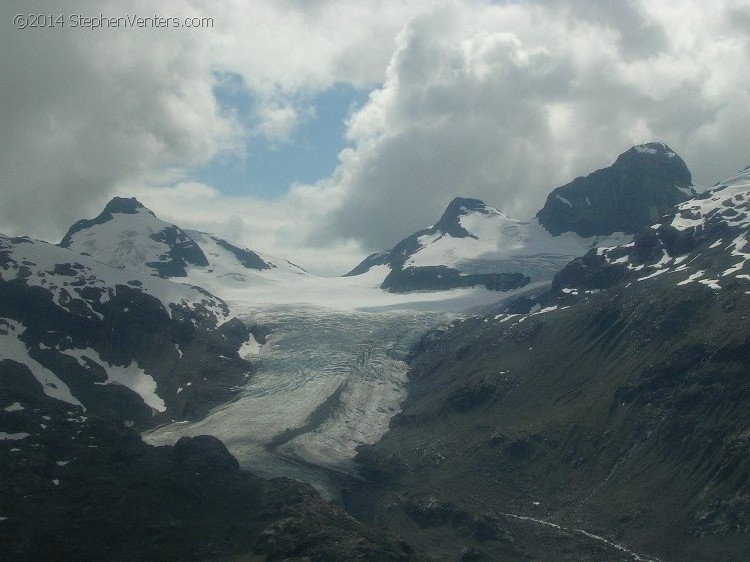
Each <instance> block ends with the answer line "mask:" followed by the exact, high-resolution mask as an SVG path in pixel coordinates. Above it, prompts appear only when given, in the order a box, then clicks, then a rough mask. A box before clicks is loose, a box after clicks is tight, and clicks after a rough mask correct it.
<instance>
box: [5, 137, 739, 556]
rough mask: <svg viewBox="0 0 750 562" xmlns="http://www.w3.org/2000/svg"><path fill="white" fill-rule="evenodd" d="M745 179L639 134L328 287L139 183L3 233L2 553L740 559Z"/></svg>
mask: <svg viewBox="0 0 750 562" xmlns="http://www.w3.org/2000/svg"><path fill="white" fill-rule="evenodd" d="M628 182H629V183H628ZM749 193H750V169H745V170H744V171H742V172H740V173H738V174H736V175H734V176H731V177H729V178H728V179H726V180H724V181H723V182H720V183H719V184H717V185H716V186H714V187H713V188H712V189H710V190H706V189H703V188H700V189H699V188H697V187H696V186H692V185H691V184H690V175H689V172H688V171H687V168H686V167H685V165H684V162H682V160H681V159H680V158H679V157H678V156H677V155H676V153H674V152H673V151H671V149H669V148H668V147H666V145H663V144H661V143H649V144H647V145H641V146H638V147H634V148H633V149H631V150H629V151H628V152H626V153H624V154H623V155H620V157H619V158H618V159H617V160H616V161H615V163H614V164H613V165H612V166H611V167H610V168H607V169H605V170H599V171H597V172H594V173H593V174H591V175H589V176H587V177H586V178H578V179H577V180H575V181H573V182H571V183H570V184H566V185H565V186H562V187H560V188H557V189H556V190H553V191H552V193H551V194H550V196H549V198H548V200H547V204H546V205H545V208H544V209H542V210H541V211H540V212H539V213H538V215H537V216H536V217H535V218H533V219H530V220H524V221H519V220H515V219H511V218H509V217H508V216H506V215H504V214H503V213H501V212H500V211H498V210H497V209H494V208H492V207H489V206H488V205H486V204H485V203H484V202H482V201H479V200H473V199H467V198H456V199H454V200H453V201H452V202H451V203H450V204H449V205H448V207H447V208H446V210H445V212H444V213H443V215H442V216H441V217H440V218H439V219H438V221H437V222H436V223H435V224H434V225H432V226H430V227H427V228H424V229H422V230H420V231H418V232H416V233H414V234H413V235H411V236H409V237H407V238H405V239H404V240H402V241H401V242H399V243H397V244H396V245H395V246H394V247H393V248H391V249H390V250H387V251H384V252H381V253H378V254H372V255H371V256H369V257H367V258H365V259H364V260H363V261H362V262H361V263H360V264H359V265H358V266H357V267H355V268H354V269H353V270H352V271H350V272H349V274H347V275H344V276H342V277H338V278H325V277H318V276H315V275H312V274H310V273H308V272H307V271H305V270H304V269H303V268H302V267H300V266H298V265H296V264H293V263H291V262H289V261H287V260H284V259H280V258H275V257H273V256H268V255H266V254H264V253H262V252H257V251H254V250H250V249H248V248H244V247H241V246H238V245H236V244H234V243H232V242H229V241H227V240H225V239H223V238H220V237H218V236H215V235H213V234H209V233H204V232H198V231H193V230H183V229H181V228H180V227H179V226H177V225H172V224H169V223H167V222H164V221H162V220H161V219H159V218H158V217H157V216H156V215H155V214H154V213H153V212H152V211H150V210H149V209H147V208H146V207H144V206H143V205H142V204H141V203H139V202H138V201H137V200H136V199H134V198H123V197H116V198H114V199H112V200H111V201H110V202H109V203H108V204H107V205H106V207H105V208H104V210H103V211H102V213H100V215H98V216H97V217H95V218H93V219H83V220H80V221H78V222H77V223H75V224H74V225H73V226H72V227H71V228H70V230H69V231H68V233H67V234H66V236H65V237H64V238H63V240H62V241H61V243H60V244H57V245H53V244H49V243H46V242H42V241H38V240H33V239H30V238H27V237H6V236H2V237H0V477H2V481H3V482H4V486H2V487H0V540H2V541H3V544H4V545H7V552H10V553H11V554H12V556H13V559H16V560H38V559H45V560H47V559H49V560H55V559H60V560H64V559H70V558H71V557H74V558H76V559H81V560H96V559H100V558H101V554H102V553H105V554H106V557H107V558H108V559H112V560H128V559H132V555H133V552H134V551H136V550H142V551H143V552H147V553H148V556H149V557H151V558H153V559H156V558H159V557H160V556H167V559H185V556H187V554H186V553H192V552H196V553H198V554H197V556H198V558H199V559H203V560H230V559H231V560H235V559H236V560H241V559H251V560H255V559H259V560H276V559H282V560H283V559H291V560H293V559H312V560H378V561H379V560H461V561H466V562H468V561H482V560H509V561H510V560H547V559H554V560H651V561H667V560H685V559H689V560H697V561H698V560H714V559H721V560H737V561H740V560H743V559H744V553H745V552H746V550H747V546H748V544H747V538H746V537H747V535H748V533H750V518H748V515H747V514H748V513H750V499H749V498H750V490H748V482H750V465H749V464H748V461H747V459H748V458H749V457H748V452H750V448H749V447H750V439H748V429H747V428H748V426H749V424H750V402H749V401H750V386H748V382H747V377H746V374H747V366H748V365H749V364H750V331H749V330H748V322H747V319H748V317H749V316H750V300H748V295H750V273H749V272H748V271H747V269H746V263H747V261H749V260H750V253H748V252H747V251H746V248H747V244H748V240H749V238H748V237H749V236H750V234H749V232H748V227H750V218H749V217H750V209H749V208H748V205H749V203H748V202H749V201H750V196H749V195H748V194H749ZM644 194H645V195H644ZM594 197H597V199H594ZM592 207H594V210H592V209H591V208H592ZM607 209H609V213H610V215H611V216H610V218H611V220H608V218H607V217H608V215H607ZM618 209H627V220H626V221H625V222H623V218H622V216H620V215H618ZM613 210H614V212H613ZM237 498H240V499H239V500H238V499H237ZM204 507H205V511H204ZM98 520H105V521H106V522H105V524H104V528H105V530H104V532H103V534H102V535H97V536H89V534H87V532H86V529H87V528H88V527H90V526H91V525H93V524H94V522H95V521H98ZM248 556H249V557H250V558H247V557H248ZM243 557H244V558H243ZM305 557H307V558H305Z"/></svg>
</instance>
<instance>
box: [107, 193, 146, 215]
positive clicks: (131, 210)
mask: <svg viewBox="0 0 750 562" xmlns="http://www.w3.org/2000/svg"><path fill="white" fill-rule="evenodd" d="M140 209H143V210H144V211H146V212H148V213H150V214H152V215H153V214H154V213H153V212H152V211H151V210H149V209H147V208H146V207H145V206H144V205H143V204H142V203H141V202H140V201H138V199H136V198H135V197H113V198H112V199H110V201H109V203H107V205H106V206H105V207H104V211H102V214H106V213H108V214H111V215H114V214H117V213H120V214H124V215H134V214H135V213H138V212H139V210H140Z"/></svg>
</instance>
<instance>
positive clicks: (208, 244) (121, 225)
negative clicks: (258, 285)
mask: <svg viewBox="0 0 750 562" xmlns="http://www.w3.org/2000/svg"><path fill="white" fill-rule="evenodd" d="M60 246H62V247H64V248H69V249H71V250H73V251H75V252H78V253H80V254H85V255H89V256H91V257H93V258H94V259H96V260H99V261H101V262H103V263H106V264H107V265H110V266H112V267H116V268H119V269H125V270H128V271H137V272H140V273H148V274H152V275H159V276H160V277H167V278H172V277H177V278H190V279H191V280H192V278H193V277H194V276H195V275H194V274H197V275H198V277H200V280H201V281H202V282H207V283H208V284H209V285H212V286H213V285H214V284H213V283H211V282H210V281H211V278H217V277H223V278H224V280H226V279H230V278H231V279H234V280H238V279H240V278H242V277H243V275H244V274H246V273H247V272H248V270H253V271H256V272H263V271H270V270H274V269H282V270H289V271H292V272H294V273H299V274H301V273H305V271H304V270H303V269H302V268H300V267H298V266H296V265H294V264H292V263H290V262H287V261H286V260H279V259H276V258H272V257H270V256H266V255H263V254H261V253H259V252H255V251H253V250H249V249H247V248H243V247H240V246H237V245H235V244H232V243H231V242H228V241H227V240H224V239H222V238H219V237H217V236H214V235H212V234H207V233H204V232H198V231H192V230H190V231H188V230H183V229H181V228H180V227H178V226H176V225H174V224H170V223H168V222H165V221H163V220H161V219H159V218H158V217H157V216H156V215H155V214H154V213H153V211H151V210H149V209H148V208H146V207H145V206H143V205H142V204H141V203H140V202H139V201H138V200H137V199H135V198H125V197H115V198H113V199H112V200H111V201H110V202H109V203H107V205H106V206H105V207H104V210H103V211H102V212H101V213H100V214H99V215H98V216H97V217H95V218H93V219H83V220H80V221H78V222H77V223H75V224H74V225H73V226H72V227H71V228H70V230H68V233H67V234H66V235H65V236H64V237H63V239H62V241H61V242H60ZM243 280H244V278H243Z"/></svg>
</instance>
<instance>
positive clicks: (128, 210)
mask: <svg viewBox="0 0 750 562" xmlns="http://www.w3.org/2000/svg"><path fill="white" fill-rule="evenodd" d="M140 212H146V213H148V214H150V215H151V216H153V217H155V215H154V213H153V212H152V211H151V210H149V209H147V208H146V207H144V206H143V205H142V204H141V202H140V201H138V199H136V198H135V197H113V198H112V199H111V200H110V201H109V203H107V204H106V205H105V207H104V210H103V211H102V212H101V213H99V214H98V215H97V216H96V217H94V218H93V219H81V220H79V221H77V222H76V223H75V224H74V225H73V226H71V227H70V228H69V229H68V232H66V233H65V236H63V239H62V240H61V241H60V244H59V245H60V246H62V247H63V248H70V245H71V243H72V241H73V237H74V236H75V234H77V233H78V232H81V231H82V230H86V229H89V228H92V227H94V226H96V225H99V224H105V223H107V222H109V221H111V220H112V219H113V218H114V216H115V215H135V214H138V213H140Z"/></svg>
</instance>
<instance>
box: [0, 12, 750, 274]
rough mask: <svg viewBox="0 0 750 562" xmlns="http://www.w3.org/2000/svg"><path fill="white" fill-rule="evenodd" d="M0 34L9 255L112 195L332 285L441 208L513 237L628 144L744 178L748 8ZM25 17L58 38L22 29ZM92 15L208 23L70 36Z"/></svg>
mask: <svg viewBox="0 0 750 562" xmlns="http://www.w3.org/2000/svg"><path fill="white" fill-rule="evenodd" d="M50 6H52V8H51V7H50ZM0 13H1V16H0V17H1V20H0V73H1V74H0V76H1V77H2V79H1V80H0V190H1V191H0V195H1V196H2V200H1V202H0V232H4V233H6V234H29V235H31V236H34V237H38V238H42V239H46V240H50V241H53V242H57V241H58V240H59V239H60V238H61V237H62V235H63V234H64V232H65V230H66V229H67V227H68V226H70V225H71V224H72V223H73V222H75V221H76V220H78V219H80V218H84V217H86V218H90V217H93V216H95V215H96V214H98V212H99V211H100V210H101V208H102V206H103V205H104V204H105V203H106V201H107V200H108V199H109V198H110V197H112V196H113V195H123V196H137V197H138V198H139V199H140V200H141V201H142V202H143V203H144V204H146V205H147V206H148V207H150V208H151V209H152V210H154V211H155V212H156V213H157V215H158V216H160V217H162V218H164V219H165V220H169V221H172V222H175V223H177V224H179V225H180V226H182V227H186V228H198V229H202V230H209V231H212V232H216V233H218V234H222V235H225V236H228V237H230V238H232V239H234V240H235V241H237V242H240V243H241V244H244V245H246V246H248V247H250V248H253V249H257V250H261V251H264V252H266V253H270V254H272V255H277V256H280V257H285V258H289V259H291V260H292V261H294V262H296V263H299V264H300V265H303V266H305V267H306V268H308V269H310V270H311V271H313V272H318V273H323V274H340V273H344V272H345V271H347V270H349V269H351V268H352V267H354V265H356V263H357V262H358V261H359V260H360V259H361V258H362V257H364V256H365V255H366V254H368V253H370V252H373V251H377V250H381V249H385V248H388V247H390V246H392V245H393V244H394V243H395V242H397V241H398V240H400V239H401V238H403V237H404V236H406V235H408V234H410V233H412V232H414V231H415V230H417V229H419V228H423V227H425V226H429V225H431V224H432V223H434V222H435V221H436V220H437V219H438V217H439V215H440V213H441V212H442V210H443V209H444V208H445V206H446V205H447V203H448V202H449V201H450V200H451V199H452V198H453V197H455V196H468V197H478V198H481V199H483V200H484V201H485V202H486V203H488V204H489V205H492V206H494V207H497V208H499V209H502V210H504V211H505V212H506V213H508V214H510V215H511V216H514V217H516V218H529V217H531V216H533V215H534V214H535V212H536V211H537V210H538V209H539V208H540V207H541V205H542V204H543V203H544V199H545V197H546V195H547V193H548V192H549V191H550V190H551V189H552V188H554V187H557V186H559V185H562V184H564V183H567V182H569V181H570V180H572V179H573V178H575V177H577V176H580V175H585V174H588V173H590V172H592V171H594V170H595V169H598V168H602V167H605V166H608V165H609V164H611V163H612V162H613V161H614V159H615V158H616V157H617V155H618V154H620V153H622V152H624V151H625V150H627V149H628V148H629V147H630V146H632V145H634V144H639V143H644V142H649V141H652V140H660V141H663V142H666V143H667V144H668V145H670V146H671V147H672V148H673V149H674V150H675V151H677V152H678V154H680V155H681V156H682V157H683V158H684V159H685V161H686V162H687V164H688V167H689V168H690V169H691V171H692V172H693V178H694V181H695V182H696V183H697V184H700V185H711V184H713V183H715V182H716V181H719V180H720V179H722V178H724V177H727V176H729V175H731V174H733V173H735V172H737V171H739V170H740V169H742V168H744V167H745V166H747V165H748V164H750V148H749V147H748V146H749V145H748V138H750V136H749V135H748V130H749V129H750V127H749V125H750V86H749V84H750V81H749V80H748V74H747V72H748V69H749V68H750V33H749V32H748V29H750V0H726V1H721V0H706V1H701V0H674V1H672V0H650V1H648V2H645V1H644V2H640V1H631V2H629V1H625V0H579V1H572V0H571V1H569V2H564V1H559V2H543V1H538V2H489V1H465V2H435V1H426V0H424V1H422V0H413V1H412V0H402V1H391V2H388V1H377V2H375V1H373V2H367V1H357V2H351V1H348V0H341V1H334V0H332V1H323V0H315V1H312V0H310V1H308V0H286V1H284V0H268V1H264V0H253V1H247V2H245V1H239V0H235V1H226V2H220V1H208V0H206V1H200V0H185V1H166V0H164V1H161V2H159V1H148V2H130V3H127V2H114V1H113V2H106V1H105V2H101V1H97V2H40V3H36V4H35V3H33V2H27V1H24V2H17V3H12V2H3V5H2V7H0ZM30 14H51V15H52V16H53V18H52V19H53V21H52V25H54V27H50V25H47V27H46V28H39V27H36V28H27V29H19V27H20V26H21V23H22V22H21V21H20V20H18V18H16V21H14V17H15V16H17V15H21V16H28V15H30ZM101 15H103V16H105V17H113V18H118V17H120V18H131V21H132V17H133V16H140V17H153V16H155V15H156V16H158V17H163V18H178V19H179V21H180V23H182V22H183V21H184V18H185V17H191V18H193V17H197V18H200V17H208V18H212V19H213V25H210V24H209V25H207V26H205V27H203V28H197V29H185V28H180V29H174V27H173V25H172V23H171V22H170V28H169V29H164V28H154V27H153V25H152V23H151V22H146V25H147V26H148V28H146V29H142V28H138V27H130V25H127V26H125V27H122V24H121V27H120V28H119V29H112V28H110V29H99V30H91V29H87V28H85V27H81V25H86V24H87V22H85V20H82V19H81V17H94V18H96V17H99V16H101ZM121 21H122V20H121ZM43 22H44V19H42V20H40V19H38V18H37V21H36V23H37V24H40V23H43ZM74 24H76V25H77V26H76V27H74V26H73V25H74ZM89 24H90V22H89Z"/></svg>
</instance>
